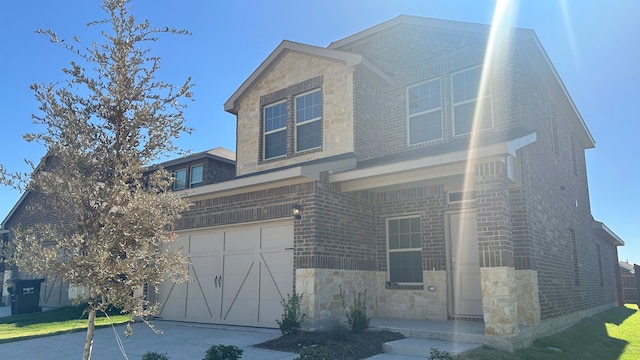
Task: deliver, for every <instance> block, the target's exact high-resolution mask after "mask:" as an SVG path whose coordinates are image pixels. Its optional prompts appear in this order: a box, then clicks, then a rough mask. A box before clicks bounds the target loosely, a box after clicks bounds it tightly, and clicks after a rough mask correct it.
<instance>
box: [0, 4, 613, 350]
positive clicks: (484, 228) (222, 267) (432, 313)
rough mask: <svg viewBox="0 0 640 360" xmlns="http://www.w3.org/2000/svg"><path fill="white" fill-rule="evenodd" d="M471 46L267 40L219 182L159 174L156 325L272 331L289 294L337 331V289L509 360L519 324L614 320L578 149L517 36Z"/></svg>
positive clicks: (566, 113)
mask: <svg viewBox="0 0 640 360" xmlns="http://www.w3.org/2000/svg"><path fill="white" fill-rule="evenodd" d="M489 31H490V27H489V26H487V25H480V24H470V23H461V22H454V21H445V20H437V19H430V18H420V17H412V16H399V17H397V18H394V19H392V20H390V21H387V22H385V23H382V24H379V25H376V26H374V27H372V28H369V29H367V30H364V31H362V32H359V33H357V34H354V35H352V36H349V37H347V38H345V39H342V40H339V41H336V42H333V43H332V44H330V45H329V46H328V47H326V48H324V47H318V46H313V45H307V44H300V43H294V42H290V41H283V42H282V43H281V44H280V45H279V46H278V47H277V48H276V49H275V50H274V51H273V52H272V53H271V54H269V55H268V56H267V58H266V59H265V60H264V62H263V63H262V64H261V65H260V66H259V67H258V68H257V69H256V70H255V71H254V72H253V73H252V74H251V75H250V76H249V78H248V79H247V80H246V81H245V82H244V83H243V84H242V85H241V86H240V87H239V88H238V90H237V91H236V92H235V93H233V94H232V95H231V97H230V98H229V100H228V101H227V102H226V103H225V104H224V109H225V110H226V111H228V112H230V113H232V114H234V115H236V121H237V131H236V133H237V142H236V162H235V167H236V174H235V177H234V178H233V179H230V178H228V180H227V181H220V182H215V183H202V184H200V183H198V182H197V181H196V182H195V183H193V182H192V181H193V178H194V173H195V178H196V180H197V179H199V174H200V171H201V169H198V168H197V166H198V164H196V163H193V162H191V161H190V160H185V159H182V160H178V161H177V162H176V163H175V164H172V166H173V167H172V168H171V169H172V170H174V171H176V178H177V180H178V181H177V182H176V188H175V190H178V191H181V192H182V193H183V194H185V195H187V196H188V197H189V199H190V200H191V201H192V202H193V207H192V208H191V209H190V210H189V211H188V212H187V213H185V214H184V216H183V217H182V219H180V220H179V222H178V223H177V224H176V226H177V229H179V234H180V237H179V239H178V240H177V242H176V244H175V246H176V248H177V249H180V251H183V252H184V253H185V254H186V255H188V256H189V258H190V265H189V272H190V281H189V283H187V284H184V285H173V284H165V285H164V286H163V287H162V288H161V290H160V293H159V299H158V300H159V301H160V303H161V306H162V313H161V316H162V317H163V318H165V319H170V320H186V321H196V322H210V323H224V324H236V325H252V326H276V323H275V319H277V318H279V317H280V314H281V312H282V309H281V304H280V302H281V300H282V299H283V298H286V294H290V293H292V292H293V291H295V292H297V293H301V294H303V295H304V297H303V299H304V303H303V311H304V312H306V313H307V322H306V326H308V327H317V326H323V325H329V324H332V323H334V322H335V321H336V320H337V319H339V318H340V317H341V316H344V311H343V309H342V303H341V300H340V297H339V296H338V293H339V289H340V288H342V289H344V290H345V291H346V293H347V294H351V293H352V292H353V291H364V290H366V291H367V306H368V309H369V315H370V316H374V317H381V318H400V319H415V320H448V319H464V320H481V321H483V322H484V326H485V334H486V335H487V336H488V337H492V338H494V340H495V338H500V339H505V341H504V342H503V343H499V342H496V341H492V342H491V343H492V344H499V346H502V347H505V348H514V347H518V346H524V345H526V343H527V341H530V339H529V340H522V339H520V338H519V332H520V325H529V327H528V329H531V328H532V327H533V328H536V329H539V331H538V330H537V331H536V332H535V336H537V335H539V334H542V333H544V332H545V331H552V330H554V329H558V328H561V327H562V325H565V324H569V323H571V322H573V321H576V320H577V319H579V318H581V317H584V316H587V315H589V314H592V313H594V312H596V311H599V310H602V309H605V308H607V307H610V306H613V305H615V304H616V294H617V288H616V274H617V273H618V272H617V270H616V269H617V250H616V246H619V245H622V244H623V242H622V240H621V239H620V238H619V237H617V236H616V235H615V234H614V233H613V232H612V231H611V230H609V229H608V228H607V227H606V226H605V225H604V224H602V223H599V222H596V221H594V220H593V218H592V216H591V210H590V204H589V192H588V186H587V175H586V166H585V157H584V150H585V149H589V148H593V147H594V144H595V142H594V139H593V137H592V135H591V134H590V132H589V130H588V128H587V126H586V124H585V122H584V120H583V119H582V117H581V116H580V113H579V112H578V110H577V109H576V106H575V104H574V103H573V101H572V100H571V97H570V96H569V94H568V93H567V90H566V88H565V87H564V85H563V84H562V82H561V80H560V78H559V77H558V74H557V72H556V71H555V69H554V68H553V65H552V64H551V62H550V60H549V58H548V57H547V55H546V53H545V52H544V50H543V48H542V46H541V44H540V43H539V41H538V39H537V37H536V36H535V34H534V32H533V31H532V30H527V29H513V31H512V35H511V43H510V44H511V47H510V48H509V50H510V51H508V52H506V53H504V56H498V57H493V60H492V62H491V63H488V62H486V61H485V59H486V58H487V53H486V49H487V43H488V38H489ZM194 166H195V167H196V170H192V169H193V167H194ZM181 169H184V171H183V172H178V170H181ZM182 174H184V175H182ZM187 184H195V185H196V186H187ZM183 185H184V186H183ZM183 188H184V189H183ZM294 210H295V211H296V215H295V216H294V215H293V211H294ZM5 222H6V220H5ZM5 228H8V227H5ZM505 344H506V345H505ZM509 344H510V345H509Z"/></svg>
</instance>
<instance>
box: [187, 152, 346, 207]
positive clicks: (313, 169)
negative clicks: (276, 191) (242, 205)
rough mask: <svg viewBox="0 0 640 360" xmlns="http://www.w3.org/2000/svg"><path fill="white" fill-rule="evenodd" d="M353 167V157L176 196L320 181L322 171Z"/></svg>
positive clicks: (202, 195) (213, 185)
mask: <svg viewBox="0 0 640 360" xmlns="http://www.w3.org/2000/svg"><path fill="white" fill-rule="evenodd" d="M355 166H356V159H355V157H353V158H346V159H341V160H334V161H326V162H318V163H315V164H308V165H301V166H295V167H291V168H288V169H283V170H276V171H272V172H267V173H264V174H259V175H254V176H247V177H243V178H240V179H235V180H229V181H224V182H220V183H216V184H210V185H205V186H200V187H197V188H192V189H186V190H181V191H176V194H177V195H178V196H184V197H187V198H189V199H194V198H195V199H197V198H204V197H211V196H216V197H219V196H226V195H232V194H238V193H244V192H249V191H257V190H264V189H270V188H275V187H280V186H287V185H294V184H301V183H305V182H309V181H317V180H320V174H321V173H322V172H324V171H339V170H345V169H353V168H355Z"/></svg>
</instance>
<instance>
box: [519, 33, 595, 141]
mask: <svg viewBox="0 0 640 360" xmlns="http://www.w3.org/2000/svg"><path fill="white" fill-rule="evenodd" d="M531 38H532V39H533V42H534V43H535V45H536V47H537V48H538V50H539V51H540V54H542V58H543V59H544V61H545V63H546V65H547V66H548V67H549V69H550V70H551V73H552V74H553V77H554V79H555V81H556V82H557V83H558V86H560V89H561V90H562V92H563V94H564V96H565V97H566V98H567V101H568V102H569V105H570V106H571V110H573V112H574V113H575V115H576V117H577V118H578V120H579V121H580V125H581V126H582V129H584V132H585V133H586V134H587V138H588V139H589V146H590V147H591V148H593V147H595V146H596V140H595V139H594V138H593V135H592V134H591V131H589V128H588V127H587V123H585V121H584V119H583V118H582V115H581V114H580V111H578V108H577V107H576V104H575V103H574V102H573V98H572V97H571V95H570V94H569V91H568V90H567V87H566V86H565V85H564V82H563V81H562V79H561V78H560V75H558V71H557V70H556V68H555V66H553V63H552V62H551V59H550V58H549V55H548V54H547V52H546V51H545V50H544V47H542V44H541V43H540V39H538V37H537V36H536V35H535V34H534V35H533V36H532V37H531Z"/></svg>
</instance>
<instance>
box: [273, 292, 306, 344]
mask: <svg viewBox="0 0 640 360" xmlns="http://www.w3.org/2000/svg"><path fill="white" fill-rule="evenodd" d="M301 302H302V294H296V293H295V292H294V293H293V295H291V294H287V299H286V300H285V299H283V300H282V301H281V304H282V310H283V313H282V319H281V320H276V323H278V326H279V327H280V331H281V332H282V334H283V335H289V334H295V333H297V332H299V331H300V330H301V329H302V322H303V321H304V318H305V317H306V314H303V313H302V311H301V310H300V303H301Z"/></svg>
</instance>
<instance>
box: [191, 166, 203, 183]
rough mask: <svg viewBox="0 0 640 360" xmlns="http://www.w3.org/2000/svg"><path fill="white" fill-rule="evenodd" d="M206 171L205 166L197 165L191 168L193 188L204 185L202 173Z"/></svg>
mask: <svg viewBox="0 0 640 360" xmlns="http://www.w3.org/2000/svg"><path fill="white" fill-rule="evenodd" d="M203 170H204V166H203V165H197V166H192V167H191V176H190V178H191V179H190V180H191V187H196V186H200V185H202V173H203Z"/></svg>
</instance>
